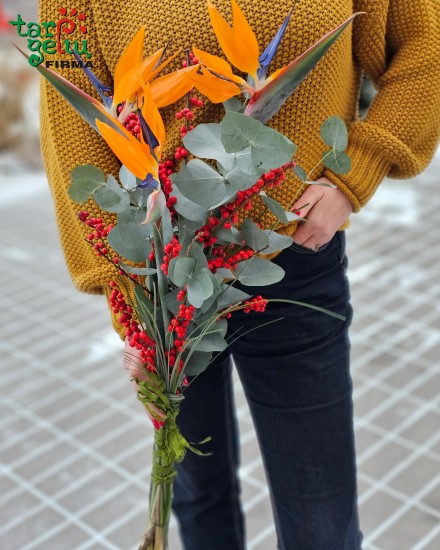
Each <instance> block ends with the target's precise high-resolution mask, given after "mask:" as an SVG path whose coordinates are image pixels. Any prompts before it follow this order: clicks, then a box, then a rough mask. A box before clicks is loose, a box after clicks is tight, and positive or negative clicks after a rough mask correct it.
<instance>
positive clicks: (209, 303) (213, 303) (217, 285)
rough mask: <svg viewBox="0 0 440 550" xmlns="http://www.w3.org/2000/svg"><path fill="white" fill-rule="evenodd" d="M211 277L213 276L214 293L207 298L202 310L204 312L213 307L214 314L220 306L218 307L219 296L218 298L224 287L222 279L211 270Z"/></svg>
mask: <svg viewBox="0 0 440 550" xmlns="http://www.w3.org/2000/svg"><path fill="white" fill-rule="evenodd" d="M209 276H210V278H211V282H212V287H213V288H212V295H211V297H210V298H208V299H206V300H205V301H204V302H203V304H202V306H201V307H200V311H201V312H202V313H206V312H207V311H209V310H210V309H211V308H212V309H213V314H214V313H215V312H216V311H217V309H218V307H217V298H218V295H219V294H220V292H221V290H222V288H221V281H219V279H217V277H216V276H215V275H213V274H212V273H211V272H210V274H209Z"/></svg>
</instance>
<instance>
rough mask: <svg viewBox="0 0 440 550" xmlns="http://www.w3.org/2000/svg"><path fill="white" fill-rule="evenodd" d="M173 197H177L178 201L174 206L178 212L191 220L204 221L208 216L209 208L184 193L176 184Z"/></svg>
mask: <svg viewBox="0 0 440 550" xmlns="http://www.w3.org/2000/svg"><path fill="white" fill-rule="evenodd" d="M173 183H174V181H173ZM171 196H172V197H176V199H177V203H176V204H175V205H174V208H175V210H176V212H177V213H178V214H181V215H182V216H183V217H184V218H186V219H188V220H190V221H196V222H204V221H205V220H206V218H207V217H208V209H207V208H206V207H205V206H201V205H200V204H197V203H195V202H193V201H191V200H189V199H188V198H187V197H185V195H183V194H182V193H181V192H180V191H179V189H178V188H177V186H176V185H174V187H173V192H172V194H171Z"/></svg>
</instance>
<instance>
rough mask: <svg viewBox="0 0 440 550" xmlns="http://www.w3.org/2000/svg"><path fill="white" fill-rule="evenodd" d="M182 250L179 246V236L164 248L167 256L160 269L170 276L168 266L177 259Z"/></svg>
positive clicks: (175, 236)
mask: <svg viewBox="0 0 440 550" xmlns="http://www.w3.org/2000/svg"><path fill="white" fill-rule="evenodd" d="M181 250H182V245H181V244H179V240H178V238H177V235H174V237H173V238H172V239H171V241H170V242H169V243H168V244H166V245H165V246H164V252H165V255H164V257H163V264H162V265H161V266H160V269H161V270H162V271H163V272H164V273H165V275H168V266H169V265H170V262H171V260H172V259H173V258H176V257H177V256H178V255H179V254H180V251H181Z"/></svg>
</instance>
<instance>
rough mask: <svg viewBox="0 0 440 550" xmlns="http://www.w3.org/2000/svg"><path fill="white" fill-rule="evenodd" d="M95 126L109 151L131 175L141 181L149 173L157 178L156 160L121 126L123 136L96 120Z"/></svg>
mask: <svg viewBox="0 0 440 550" xmlns="http://www.w3.org/2000/svg"><path fill="white" fill-rule="evenodd" d="M96 125H97V127H98V129H99V133H100V134H101V136H102V137H103V138H104V139H105V141H106V142H107V144H108V145H109V147H110V149H111V150H112V151H113V153H114V154H115V155H116V156H117V157H118V159H119V160H120V161H121V162H122V164H124V165H125V166H126V167H127V168H128V169H129V170H130V172H131V173H132V174H134V175H135V176H136V177H137V178H139V179H142V180H144V179H145V178H146V176H147V174H150V173H151V174H153V176H154V177H155V178H157V162H156V160H155V159H154V157H152V156H151V155H150V153H149V151H148V150H147V149H146V147H145V146H143V145H142V144H141V142H140V141H138V140H137V139H136V138H135V137H134V136H132V135H131V134H130V132H128V131H127V130H126V129H125V128H124V127H123V126H122V124H121V125H120V126H121V130H122V131H123V134H124V135H121V134H120V133H118V132H117V131H116V130H113V128H110V126H109V125H108V124H105V122H101V121H100V120H96ZM124 136H125V137H124Z"/></svg>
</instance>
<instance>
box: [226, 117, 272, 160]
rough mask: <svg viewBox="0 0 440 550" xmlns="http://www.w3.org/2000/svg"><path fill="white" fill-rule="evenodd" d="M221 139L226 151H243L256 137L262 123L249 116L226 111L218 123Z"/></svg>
mask: <svg viewBox="0 0 440 550" xmlns="http://www.w3.org/2000/svg"><path fill="white" fill-rule="evenodd" d="M220 127H221V140H222V143H223V145H224V147H225V150H226V151H227V152H228V153H237V152H238V151H243V149H246V148H247V147H249V146H250V145H251V143H252V142H253V141H254V140H255V139H256V137H257V135H258V132H260V131H261V127H264V125H263V124H261V123H260V122H258V121H257V120H254V119H253V118H251V117H247V116H245V115H242V114H241V113H235V112H233V111H228V112H227V113H226V114H225V116H224V117H223V120H222V121H221V124H220Z"/></svg>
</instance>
